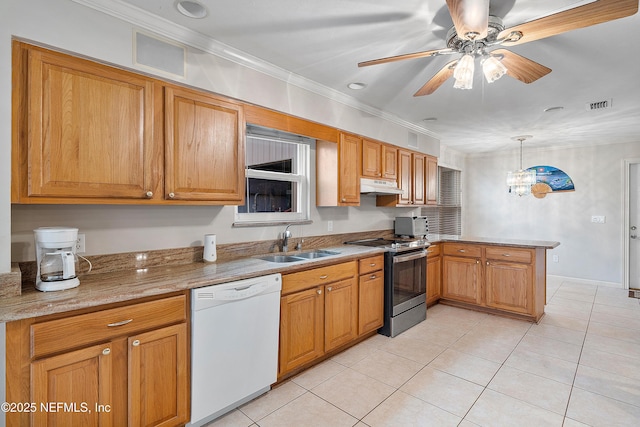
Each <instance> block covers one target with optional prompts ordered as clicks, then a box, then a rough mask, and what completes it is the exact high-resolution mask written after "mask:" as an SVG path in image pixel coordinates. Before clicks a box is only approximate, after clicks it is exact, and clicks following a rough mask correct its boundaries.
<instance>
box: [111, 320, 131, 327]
mask: <svg viewBox="0 0 640 427" xmlns="http://www.w3.org/2000/svg"><path fill="white" fill-rule="evenodd" d="M131 322H133V319H127V320H123V321H121V322H114V323H109V324H108V325H107V326H108V327H109V328H115V327H117V326H124V325H126V324H127V323H131Z"/></svg>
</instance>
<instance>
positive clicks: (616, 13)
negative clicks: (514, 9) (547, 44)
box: [498, 0, 638, 46]
mask: <svg viewBox="0 0 640 427" xmlns="http://www.w3.org/2000/svg"><path fill="white" fill-rule="evenodd" d="M637 11H638V0H596V1H594V2H593V3H588V4H585V5H583V6H578V7H574V8H573V9H569V10H565V11H563V12H558V13H555V14H553V15H549V16H546V17H544V18H540V19H536V20H534V21H530V22H525V23H524V24H520V25H516V26H515V27H511V28H507V29H505V30H503V31H502V32H501V33H500V34H499V35H498V39H501V38H504V37H508V36H509V35H510V34H511V33H513V32H520V33H522V37H521V38H520V39H519V40H514V41H505V42H504V43H503V44H504V45H505V46H514V45H517V44H523V43H527V42H530V41H534V40H540V39H544V38H546V37H551V36H555V35H556V34H562V33H565V32H567V31H571V30H576V29H578V28H585V27H590V26H592V25H596V24H601V23H603V22H608V21H613V20H615V19H620V18H624V17H626V16H631V15H634V14H635V13H636V12H637Z"/></svg>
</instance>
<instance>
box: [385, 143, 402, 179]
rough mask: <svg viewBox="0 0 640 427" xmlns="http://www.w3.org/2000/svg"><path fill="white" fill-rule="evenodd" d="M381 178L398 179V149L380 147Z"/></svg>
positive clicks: (386, 146)
mask: <svg viewBox="0 0 640 427" xmlns="http://www.w3.org/2000/svg"><path fill="white" fill-rule="evenodd" d="M382 177H383V178H387V179H398V149H397V148H395V147H390V146H388V145H383V146H382Z"/></svg>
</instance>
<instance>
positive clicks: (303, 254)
mask: <svg viewBox="0 0 640 427" xmlns="http://www.w3.org/2000/svg"><path fill="white" fill-rule="evenodd" d="M339 253H340V252H332V251H324V250H317V251H310V252H301V253H299V254H295V255H293V256H295V257H300V258H305V259H315V258H322V257H325V256H331V255H338V254H339Z"/></svg>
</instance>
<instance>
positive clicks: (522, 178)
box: [507, 135, 537, 196]
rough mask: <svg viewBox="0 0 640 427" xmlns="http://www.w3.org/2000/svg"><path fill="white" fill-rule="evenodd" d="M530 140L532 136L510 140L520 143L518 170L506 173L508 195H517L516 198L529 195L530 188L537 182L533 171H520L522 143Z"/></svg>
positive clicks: (516, 137)
mask: <svg viewBox="0 0 640 427" xmlns="http://www.w3.org/2000/svg"><path fill="white" fill-rule="evenodd" d="M530 138H533V136H531V135H521V136H514V137H513V138H511V139H513V140H515V141H520V170H517V171H513V172H507V185H508V186H509V193H511V194H517V195H518V196H526V195H527V194H531V187H532V186H533V185H534V184H535V183H536V180H537V176H536V171H535V170H524V169H522V143H523V142H524V141H525V140H527V139H530Z"/></svg>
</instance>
